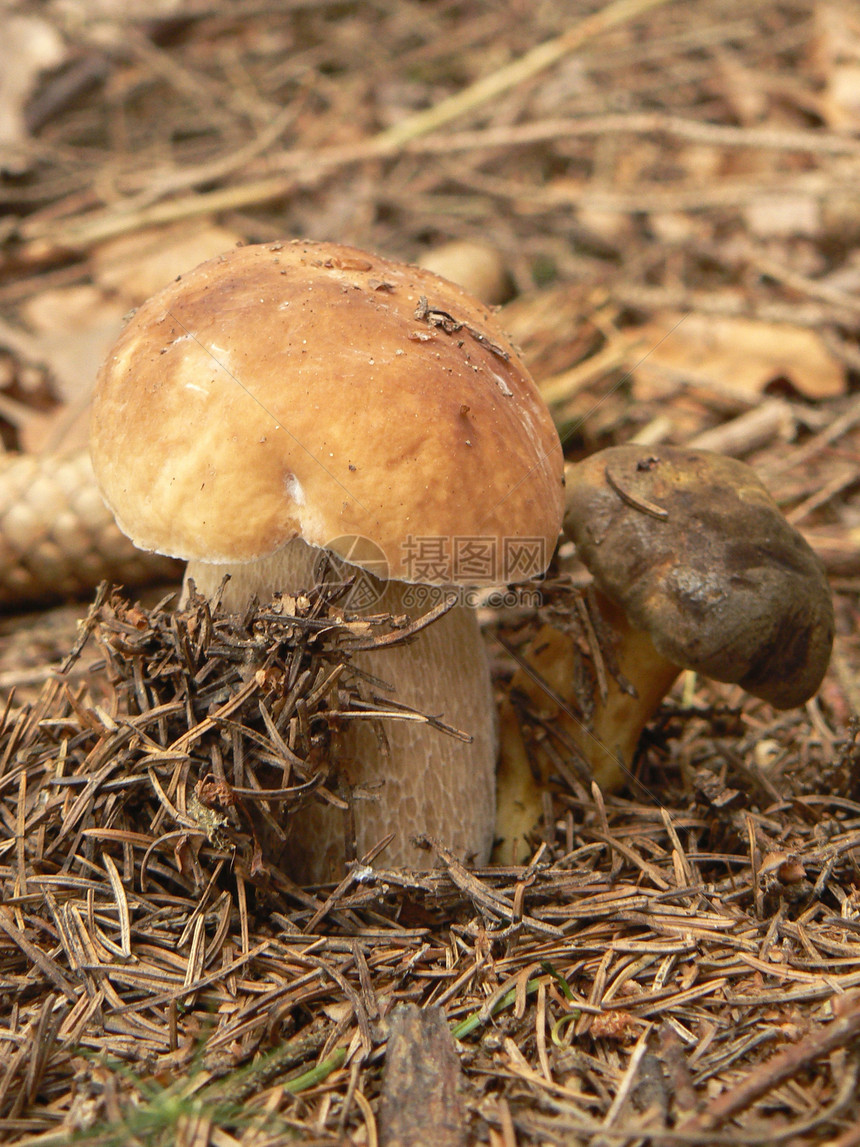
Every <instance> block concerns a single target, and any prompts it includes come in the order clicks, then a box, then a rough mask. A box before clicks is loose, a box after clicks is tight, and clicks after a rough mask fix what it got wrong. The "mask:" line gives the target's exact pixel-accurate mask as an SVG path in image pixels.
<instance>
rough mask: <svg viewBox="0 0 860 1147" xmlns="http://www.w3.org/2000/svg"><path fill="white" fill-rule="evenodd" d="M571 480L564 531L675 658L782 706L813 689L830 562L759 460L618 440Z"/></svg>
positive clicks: (826, 642) (823, 646)
mask: <svg viewBox="0 0 860 1147" xmlns="http://www.w3.org/2000/svg"><path fill="white" fill-rule="evenodd" d="M566 478H567V511H566V515H565V523H564V528H565V532H566V533H567V535H568V537H570V538H571V540H572V541H573V542H574V543H575V544H576V547H577V551H578V553H579V556H580V557H581V559H582V561H583V562H584V563H585V564H586V566H588V568H589V570H590V571H591V573H592V574H593V575H594V579H595V582H596V584H597V586H598V587H599V588H600V589H601V590H602V591H603V592H604V593H605V594H606V595H607V596H608V597H610V598H612V599H613V600H614V601H615V602H617V603H618V604H619V605H620V606H621V607H622V608H623V609H624V610H625V612H626V614H627V616H628V617H629V619H630V621H631V623H632V624H633V625H635V626H636V627H637V628H639V629H643V630H645V631H646V632H647V633H648V635H649V636H650V638H651V640H652V641H653V643H654V646H655V647H656V649H657V651H658V652H659V653H660V654H662V656H663V657H665V658H667V659H668V660H669V661H671V662H673V663H674V664H675V665H678V666H682V667H685V668H689V669H694V670H696V672H699V673H704V674H706V675H707V676H709V677H713V678H715V679H716V680H717V681H731V682H736V683H738V684H740V685H742V686H743V687H744V688H745V689H746V690H747V691H748V692H750V693H753V694H755V696H757V697H761V698H763V699H764V700H765V701H769V702H770V703H771V704H772V705H775V706H776V707H777V708H779V709H789V708H792V707H793V706H795V705H801V704H803V702H804V701H806V700H808V699H809V698H810V697H811V696H812V695H813V694H814V693H815V691H816V690H817V689H818V687H819V685H820V684H821V680H822V678H823V676H824V673H825V671H826V669H827V665H828V662H829V659H830V651H831V647H832V644H833V631H834V619H833V603H832V600H831V596H830V588H829V586H828V583H827V577H826V575H825V572H824V566H823V565H822V563H821V561H820V560H819V558H818V557H817V555H816V554H815V553H814V552H813V550H812V549H811V548H810V546H809V545H808V543H807V542H806V540H805V539H804V538H803V537H801V535H800V534H798V533H797V531H796V530H794V529H793V528H792V527H791V526H790V525H789V524H788V522H787V521H786V520H785V518H784V517H783V515H782V514H781V513H780V510H779V508H778V506H777V505H776V503H775V502H774V500H773V499H772V498H771V496H770V495H769V494H768V492H767V490H766V489H765V488H764V486H763V485H762V483H761V482H760V481H759V479H758V477H757V475H756V474H755V472H754V471H753V470H752V469H750V467H749V466H747V465H745V464H744V463H743V462H738V461H737V460H736V459H734V458H726V457H723V456H722V455H719V454H712V453H710V452H709V451H706V450H687V449H683V448H678V447H660V448H658V449H652V448H648V447H643V446H635V445H633V446H617V447H613V448H611V449H608V450H602V451H600V452H598V453H597V454H593V455H592V456H591V457H589V458H587V459H585V460H584V461H583V462H580V463H577V464H575V465H572V466H569V467H568V468H567V474H566Z"/></svg>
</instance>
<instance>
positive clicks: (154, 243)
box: [92, 222, 240, 309]
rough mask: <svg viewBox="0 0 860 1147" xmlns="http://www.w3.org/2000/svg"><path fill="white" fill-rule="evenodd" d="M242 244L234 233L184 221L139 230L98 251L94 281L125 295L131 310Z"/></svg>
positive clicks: (208, 224) (115, 240)
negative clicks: (180, 278) (188, 273)
mask: <svg viewBox="0 0 860 1147" xmlns="http://www.w3.org/2000/svg"><path fill="white" fill-rule="evenodd" d="M239 239H240V236H239V235H237V234H236V233H235V232H234V231H228V230H227V229H226V228H225V227H218V226H216V225H215V224H210V223H200V224H198V225H196V226H191V225H189V224H188V223H186V222H182V223H179V224H177V225H176V226H173V227H152V228H150V229H148V230H146V231H136V232H134V234H131V235H123V236H121V237H120V238H118V239H112V240H110V241H109V242H107V243H102V245H101V246H100V247H99V248H98V249H97V250H95V251H94V252H93V255H92V268H93V278H94V279H95V281H96V282H97V283H99V284H100V285H101V286H103V287H105V288H109V289H110V290H112V291H117V292H119V293H120V294H122V296H123V297H124V299H125V300H126V309H128V307H136V306H138V305H139V304H140V303H142V302H143V301H144V299H148V298H149V297H150V295H154V294H155V292H156V291H160V290H161V288H162V287H165V286H167V284H168V283H170V282H172V281H173V280H174V279H175V278H176V276H177V275H181V274H183V273H184V272H185V271H190V270H191V268H192V267H196V266H197V265H198V263H203V262H205V261H206V260H207V259H212V258H214V257H215V256H216V255H220V254H221V253H222V252H223V251H229V249H230V248H231V247H235V246H236V244H237V243H238V242H239Z"/></svg>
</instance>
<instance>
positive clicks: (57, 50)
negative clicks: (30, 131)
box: [0, 14, 66, 171]
mask: <svg viewBox="0 0 860 1147" xmlns="http://www.w3.org/2000/svg"><path fill="white" fill-rule="evenodd" d="M65 54H66V49H65V45H64V44H63V40H62V37H61V36H60V34H59V32H58V31H57V30H56V28H54V27H53V26H52V25H51V24H49V23H48V21H47V20H43V19H41V18H40V17H39V16H25V15H20V14H12V15H7V16H5V17H4V20H3V35H2V37H0V147H2V148H3V149H4V158H3V167H4V168H6V169H7V170H10V169H11V170H13V171H20V170H22V165H23V164H24V159H23V157H19V156H16V154H15V151H16V148H17V147H18V146H19V145H20V144H23V143H24V142H25V140H26V139H27V127H26V123H25V119H24V108H25V106H26V103H27V100H28V99H29V98H30V96H31V95H32V93H33V90H34V88H35V86H36V82H37V81H38V78H39V75H40V73H41V72H42V71H44V70H45V69H46V68H53V67H56V66H57V65H58V64H60V63H61V62H62V60H63V58H64V56H65ZM6 149H9V150H8V153H7V152H6Z"/></svg>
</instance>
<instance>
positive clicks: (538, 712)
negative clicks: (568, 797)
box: [494, 591, 680, 864]
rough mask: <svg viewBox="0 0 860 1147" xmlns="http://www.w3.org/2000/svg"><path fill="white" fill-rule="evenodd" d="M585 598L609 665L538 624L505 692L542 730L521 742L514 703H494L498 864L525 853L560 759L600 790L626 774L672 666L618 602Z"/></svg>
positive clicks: (671, 677) (618, 784)
mask: <svg viewBox="0 0 860 1147" xmlns="http://www.w3.org/2000/svg"><path fill="white" fill-rule="evenodd" d="M593 596H594V601H595V602H596V605H597V609H598V611H599V615H600V620H601V621H602V626H603V628H604V630H606V631H607V632H608V633H609V634H610V635H611V638H612V643H613V651H612V652H613V661H614V669H615V670H616V672H609V671H608V670H607V672H606V673H605V675H604V674H601V675H599V674H598V673H597V671H596V667H595V666H594V665H593V664H591V665H589V664H588V663H586V662H585V661H584V659H583V657H582V653H581V652H580V650H579V648H578V647H577V644H576V642H575V640H574V638H573V637H572V636H571V635H570V634H569V633H563V632H562V631H561V630H559V629H555V628H554V627H553V626H550V625H545V626H543V627H542V628H541V630H540V631H539V632H538V634H537V636H536V637H535V639H534V640H533V641H532V643H531V644H530V646H529V648H528V649H527V650H526V653H525V655H524V658H523V659H524V661H525V662H526V664H527V666H528V669H526V668H525V667H523V666H521V667H520V668H519V669H517V671H516V672H515V674H514V676H513V678H512V680H511V693H512V694H514V695H515V694H519V695H520V696H521V697H522V698H524V699H525V700H526V702H527V707H528V711H529V712H530V713H533V714H535V716H536V717H537V719H538V720H539V721H540V722H541V724H542V726H543V729H544V730H545V732H544V734H543V736H541V737H538V738H532V741H531V744H530V746H529V748H528V749H527V748H526V744H525V740H524V738H523V732H522V729H521V727H520V720H519V718H518V715H517V711H516V708H515V706H514V704H513V703H512V702H511V701H510V700H509V699H507V698H506V699H505V700H504V701H503V702H502V706H501V711H500V742H501V745H500V755H499V769H498V774H497V778H496V779H497V804H496V839H497V842H498V844H497V847H496V850H495V853H494V858H495V859H496V860H497V861H498V862H499V863H511V864H513V863H519V862H521V861H523V860H524V859H525V858H526V857H527V856H528V854H529V852H530V849H529V847H528V844H527V837H528V835H529V834H530V833H532V832H533V831H534V827H535V825H536V824H537V823H538V822H539V820H540V817H541V813H542V795H541V794H542V790H543V789H544V788H545V787H546V785H547V784H548V783H549V780H550V777H551V776H552V775H553V774H554V773H557V772H558V767H557V761H558V758H559V757H561V758H567V759H568V760H569V761H572V762H573V763H574V771H576V767H577V766H578V768H579V770H580V771H581V772H582V773H583V774H584V776H587V777H588V778H590V779H592V780H594V781H596V782H597V784H599V785H600V787H601V788H602V789H603V790H604V791H607V792H614V791H617V790H618V789H620V788H622V787H623V786H624V785H625V784H626V783H627V782H628V781H629V780H630V777H631V770H632V768H633V763H634V758H635V755H636V749H637V747H638V744H639V739H640V737H641V736H642V731H643V729H644V728H645V726H646V724H647V723H648V721H650V720H651V718H652V717H653V716H654V714H655V713H656V711H657V709H658V708H659V706H660V702H661V701H662V700H663V697H664V696H665V695H666V693H668V691H669V689H671V687H672V684H673V682H674V681H675V679H676V678H677V676H678V674H679V673H680V669H679V667H678V666H677V665H673V664H672V662H671V661H668V660H667V659H666V658H665V657H662V656H661V655H660V654H659V653H658V652H657V650H656V649H655V648H654V645H653V643H652V641H651V639H650V637H649V636H648V634H647V633H644V632H643V631H642V630H641V629H636V628H635V627H634V626H633V625H631V624H630V621H629V620H628V618H627V616H626V614H625V613H624V610H623V609H621V608H620V607H619V606H617V605H616V604H615V603H614V602H612V601H610V599H609V598H608V597H606V596H605V595H604V594H602V593H600V592H598V591H595V592H594V595H593ZM529 670H531V672H529ZM616 674H617V675H616ZM604 677H605V685H604V687H603V688H602V689H601V686H600V684H599V681H600V680H603V679H604ZM544 685H546V686H548V687H549V690H550V691H551V692H552V694H553V696H550V693H549V692H548V690H547V689H546V688H545V687H544ZM547 742H549V746H548V747H547ZM535 774H537V775H535Z"/></svg>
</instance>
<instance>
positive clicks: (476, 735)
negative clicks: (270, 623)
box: [186, 542, 497, 881]
mask: <svg viewBox="0 0 860 1147" xmlns="http://www.w3.org/2000/svg"><path fill="white" fill-rule="evenodd" d="M318 556H319V551H318V550H315V549H313V548H312V547H310V546H307V545H305V544H304V543H303V542H291V543H290V544H289V545H288V546H286V547H284V549H283V550H281V551H279V552H278V554H276V555H273V557H271V558H267V559H265V560H264V561H262V562H258V563H254V564H253V565H250V564H249V565H242V566H235V567H232V568H230V569H229V570H228V569H227V568H226V567H224V566H213V565H204V564H201V563H191V564H190V565H189V567H188V571H187V573H186V578H189V577H190V578H193V579H194V582H195V584H196V585H197V588H198V589H199V590H200V591H201V592H202V593H204V594H206V595H207V596H211V595H214V593H215V592H217V590H218V588H219V586H220V584H221V581H222V579H223V577H224V574H225V573H227V572H229V573H230V574H231V580H230V581H229V582H228V583H227V587H226V590H225V594H224V599H223V603H224V605H225V607H226V608H227V609H230V610H236V611H238V610H240V609H243V608H244V607H245V605H246V603H247V601H248V598H249V596H250V595H251V594H253V593H256V594H257V595H258V596H259V597H260V599H261V600H264V601H265V600H266V599H267V598H268V597H270V596H271V595H272V594H273V593H274V592H275V591H276V590H280V591H282V592H286V593H296V592H298V591H299V590H304V589H308V588H309V587H310V586H312V585H313V583H314V573H313V571H314V563H315V560H316V559H317V558H318ZM411 588H412V587H409V586H407V585H405V584H403V583H401V582H389V583H387V584H386V586H385V587H384V589H383V591H382V596H381V598H380V599H379V601H377V602H376V603H375V604H374V605H373V606H371V607H370V609H369V610H368V611H367V612H369V613H382V612H388V613H392V614H398V615H399V614H404V613H407V614H409V615H410V616H418V615H420V613H422V612H423V610H421V609H416V608H415V607H410V606H409V605H408V604H407V603H408V600H409V590H410V589H411ZM404 599H405V600H404ZM353 662H354V664H355V665H356V666H357V667H358V668H360V669H363V670H365V671H366V672H368V673H370V674H372V675H373V676H374V677H377V678H381V679H382V680H383V681H385V682H387V683H388V684H390V685H391V686H393V693H392V694H391V696H393V697H394V698H395V699H396V700H397V701H398V702H401V703H402V704H404V705H408V706H411V707H413V708H415V709H418V710H419V711H421V712H425V713H430V714H432V715H434V716H437V717H439V718H441V719H442V720H444V721H445V722H446V723H447V724H450V725H453V726H454V727H455V728H458V729H461V730H462V731H464V732H467V733H469V734H470V735H471V737H472V742H471V744H464V743H463V742H462V741H459V740H456V739H455V738H453V737H451V736H449V735H447V734H445V733H442V732H439V731H437V730H436V729H433V728H431V727H430V726H428V725H426V724H419V723H415V722H406V721H397V720H387V719H386V720H384V721H382V722H381V724H382V726H383V728H384V732H385V737H386V740H387V742H388V753H387V754H386V753H385V752H384V751H383V750H381V749H380V744H379V737H378V734H377V730H376V728H375V727H374V724H373V722H371V721H350V722H347V723H345V724H346V727H345V729H344V731H343V733H342V735H340V736H339V737H338V738H337V742H338V754H339V759H338V760H337V761H335V762H333V763H334V765H335V767H336V769H337V772H338V775H339V777H340V780H341V791H342V793H345V794H346V795H347V796H348V798H349V799H350V803H351V805H352V809H351V813H352V815H351V816H350V815H349V814H347V813H344V812H341V811H339V810H337V809H334V808H332V807H331V806H330V805H323V804H321V803H317V802H315V803H313V804H311V805H310V806H309V807H307V808H305V809H303V810H301V812H300V813H298V814H297V815H296V816H295V817H293V819H292V823H291V824H290V826H289V843H288V850H287V859H286V865H287V867H288V869H289V871H290V873H291V875H292V876H293V877H294V879H297V880H301V881H322V880H332V879H339V878H340V876H341V875H343V871H344V862H345V860H346V859H347V858H348V857H349V855H350V854H351V853H353V852H354V855H355V856H356V857H359V858H360V857H361V856H362V855H363V854H364V853H366V852H367V851H369V850H370V849H371V848H372V847H373V845H374V844H376V843H377V841H379V840H381V839H382V838H383V837H384V836H386V835H388V833H390V832H393V833H394V834H395V836H394V840H393V841H392V842H391V844H390V845H389V846H388V848H387V849H386V850H385V852H383V853H382V854H381V855H380V857H379V859H378V861H377V863H378V864H379V865H380V866H384V867H388V866H399V865H406V866H409V867H412V868H418V869H421V868H427V867H428V866H429V865H431V864H432V862H433V855H432V853H429V852H427V851H425V850H422V849H419V848H416V847H415V846H414V845H413V843H412V838H413V837H415V836H416V835H418V834H426V835H428V836H431V837H435V838H437V839H439V840H441V841H442V842H443V843H444V844H445V845H447V846H448V847H449V848H451V849H452V850H453V851H454V852H455V853H456V854H457V855H458V856H459V857H461V858H462V859H464V860H471V861H474V862H476V863H478V864H482V863H485V862H486V861H487V859H488V858H489V855H490V850H491V847H492V842H493V831H494V824H495V765H496V742H497V734H496V719H495V707H494V704H493V695H492V687H491V682H490V673H489V667H488V664H487V657H486V652H485V649H484V644H483V640H482V638H481V634H480V630H479V628H478V622H477V618H476V616H475V613H474V611H473V610H472V609H470V608H468V607H466V606H455V607H454V608H453V609H452V610H451V611H450V612H449V613H447V614H446V615H445V616H444V617H442V618H440V619H439V620H438V621H436V622H434V623H433V624H432V625H430V626H428V628H427V629H425V630H423V631H422V632H421V633H420V634H418V636H417V637H416V638H415V640H414V641H413V642H411V643H410V644H409V645H404V646H400V647H397V648H393V649H385V650H378V651H374V652H371V653H359V654H356V655H355V656H354V658H353ZM353 826H354V840H352V839H351V838H352V834H353Z"/></svg>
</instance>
